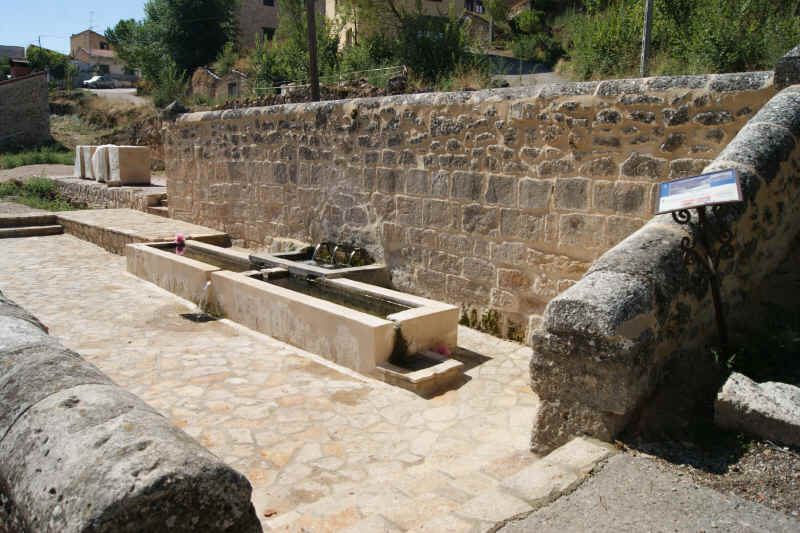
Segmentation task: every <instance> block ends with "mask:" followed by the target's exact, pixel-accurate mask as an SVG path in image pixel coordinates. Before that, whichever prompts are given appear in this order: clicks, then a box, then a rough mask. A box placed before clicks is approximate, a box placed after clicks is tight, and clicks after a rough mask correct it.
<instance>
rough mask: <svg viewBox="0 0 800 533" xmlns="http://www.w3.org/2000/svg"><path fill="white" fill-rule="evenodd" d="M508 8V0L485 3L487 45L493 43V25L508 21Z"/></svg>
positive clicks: (491, 0)
mask: <svg viewBox="0 0 800 533" xmlns="http://www.w3.org/2000/svg"><path fill="white" fill-rule="evenodd" d="M509 8H510V6H509V5H508V0H487V1H486V12H487V13H489V43H492V42H494V25H495V24H496V23H498V22H505V21H506V19H508V11H509Z"/></svg>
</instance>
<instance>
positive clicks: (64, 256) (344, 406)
mask: <svg viewBox="0 0 800 533" xmlns="http://www.w3.org/2000/svg"><path fill="white" fill-rule="evenodd" d="M2 252H3V253H2V254H0V290H3V292H5V293H6V294H7V295H8V296H9V297H10V298H12V299H14V300H16V301H17V302H18V303H19V304H20V305H22V306H24V307H26V308H27V309H28V310H30V311H31V312H32V313H34V314H35V315H36V316H37V317H39V319H40V320H41V321H42V322H44V323H45V324H46V325H47V326H49V328H50V333H51V334H52V335H54V336H57V337H59V338H60V339H61V341H62V342H63V343H64V344H65V345H66V346H67V347H69V348H71V349H73V350H75V351H77V352H79V353H81V354H82V355H83V356H84V357H85V358H87V359H88V360H89V361H91V362H92V363H94V364H95V365H97V366H98V367H99V368H100V369H102V370H103V371H104V372H106V373H107V374H108V375H109V376H111V377H112V378H113V379H114V380H115V381H116V382H117V383H119V384H120V385H121V386H123V387H126V388H127V389H129V390H130V391H132V392H133V393H135V394H137V395H138V396H140V397H141V398H142V399H144V400H145V401H146V402H148V403H150V404H151V405H152V406H154V407H155V408H157V409H159V410H160V411H161V412H162V413H163V414H164V415H165V416H167V417H168V418H169V419H170V420H172V421H173V422H174V423H175V424H176V425H177V426H179V427H181V428H182V429H183V430H184V431H186V432H187V433H188V434H189V435H191V436H193V437H194V438H196V439H198V440H199V442H201V443H202V444H203V445H204V446H206V447H207V448H208V449H209V450H211V451H212V452H213V453H215V454H216V455H218V456H219V457H221V458H222V459H223V460H225V461H226V462H228V463H229V464H230V465H231V466H233V467H234V468H236V469H238V470H239V471H240V472H242V473H243V474H245V475H246V476H247V478H248V479H249V480H250V482H251V483H252V485H253V502H254V504H255V507H256V512H257V513H258V514H259V516H261V517H262V522H263V525H264V528H265V530H272V529H276V530H281V531H309V532H322V531H349V532H352V531H410V530H416V531H437V532H444V531H479V530H484V529H486V528H487V527H489V526H491V520H494V519H495V518H497V517H502V518H505V517H507V516H510V515H511V514H515V513H517V512H522V511H524V510H526V509H530V508H529V507H527V506H526V504H524V503H523V502H522V501H521V500H518V499H515V498H512V497H510V496H508V495H507V494H506V493H501V492H500V488H501V487H500V485H501V481H503V480H507V479H510V478H512V477H513V476H514V475H515V474H518V473H520V472H521V471H523V470H524V469H526V468H527V467H529V466H530V465H532V464H533V463H535V462H536V461H537V459H538V458H537V457H536V456H535V455H532V454H531V453H530V452H529V451H528V438H529V435H530V430H531V424H532V421H533V417H534V414H535V410H536V408H537V406H538V399H537V397H536V395H535V394H534V393H533V392H532V391H531V389H530V386H529V384H528V382H529V380H528V362H529V360H530V355H531V352H530V348H528V347H525V346H522V345H519V344H515V343H510V342H506V341H502V340H500V339H496V338H494V337H491V336H488V335H484V334H481V333H479V332H476V331H474V330H470V329H467V328H461V327H460V328H459V350H458V351H457V353H456V354H455V355H456V356H457V357H458V358H460V359H461V360H462V361H464V363H465V364H466V366H467V368H468V370H467V372H466V375H467V379H466V380H465V383H463V385H461V386H460V387H459V388H457V389H455V390H451V391H449V392H447V393H445V394H442V395H440V396H438V397H435V398H433V399H430V400H425V399H422V398H420V397H418V396H416V395H414V394H413V393H410V392H408V391H405V390H402V389H399V388H395V387H392V386H390V385H387V384H385V383H382V382H379V381H376V380H374V379H370V378H366V377H364V376H360V375H359V374H356V373H355V372H352V371H349V370H348V369H344V368H341V367H337V366H335V365H333V364H331V363H329V362H327V361H325V360H324V359H321V358H319V357H317V356H315V355H313V354H310V353H308V352H304V351H302V350H299V349H297V348H295V347H293V346H290V345H287V344H285V343H282V342H279V341H277V340H274V339H272V338H269V337H266V336H264V335H260V334H257V333H254V332H252V331H250V330H247V329H245V328H243V327H241V326H238V325H236V324H234V323H232V322H230V321H227V320H220V321H214V322H206V323H195V322H191V321H189V320H186V319H184V318H182V317H181V316H180V314H181V313H187V312H189V311H190V310H191V307H192V306H191V304H190V303H188V302H186V301H185V300H181V299H179V298H177V297H175V296H174V295H172V294H169V293H167V292H165V291H163V290H161V289H159V288H157V287H155V286H153V285H151V284H149V283H146V282H144V281H142V280H139V279H138V278H136V277H134V276H131V275H130V274H128V273H127V272H126V271H125V259H124V257H121V256H118V255H113V254H110V253H108V252H106V251H104V250H102V249H101V248H99V247H97V246H95V245H92V244H89V243H87V242H84V241H81V240H79V239H77V238H75V237H73V236H71V235H59V236H51V237H33V238H26V239H6V240H4V241H2ZM495 488H496V489H497V490H494V489H495ZM495 515H496V516H495ZM502 515H507V516H502Z"/></svg>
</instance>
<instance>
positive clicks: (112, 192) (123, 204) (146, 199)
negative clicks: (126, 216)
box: [53, 177, 167, 212]
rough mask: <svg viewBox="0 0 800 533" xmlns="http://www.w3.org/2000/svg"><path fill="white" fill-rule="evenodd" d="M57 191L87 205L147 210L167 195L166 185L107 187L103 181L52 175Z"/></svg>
mask: <svg viewBox="0 0 800 533" xmlns="http://www.w3.org/2000/svg"><path fill="white" fill-rule="evenodd" d="M53 181H55V183H56V188H57V189H58V192H59V193H61V194H62V195H64V196H66V197H67V198H69V199H70V200H71V201H73V202H76V203H83V204H87V205H88V206H89V207H105V208H112V209H116V208H127V209H136V210H137V211H144V212H147V208H148V207H153V206H157V205H159V203H160V202H161V200H162V199H163V198H166V196H167V188H166V187H158V186H150V187H109V186H107V185H106V184H105V183H99V182H96V181H94V180H86V179H80V178H62V177H54V178H53Z"/></svg>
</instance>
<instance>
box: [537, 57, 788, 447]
mask: <svg viewBox="0 0 800 533" xmlns="http://www.w3.org/2000/svg"><path fill="white" fill-rule="evenodd" d="M798 82H800V47H797V48H795V49H793V50H792V51H791V52H789V54H787V55H786V56H785V57H784V58H783V59H781V60H780V61H779V62H778V65H777V66H776V73H775V83H776V87H777V88H778V89H783V90H782V91H781V92H780V93H778V94H777V95H775V96H774V97H773V98H772V99H771V100H769V102H767V103H766V104H765V105H764V106H763V108H762V109H761V110H760V111H759V112H758V113H757V114H756V115H755V116H754V117H753V118H752V119H751V120H750V121H749V122H748V123H747V125H746V126H745V127H744V128H743V129H742V130H741V131H740V132H739V133H738V134H737V135H736V137H735V138H734V139H733V140H732V141H731V142H730V143H729V144H728V145H727V147H726V148H725V149H724V150H723V151H722V153H720V154H719V156H718V157H717V158H716V159H715V160H714V161H713V162H712V163H711V164H710V165H708V166H707V167H706V168H705V170H704V172H711V171H714V170H721V169H725V168H731V167H732V168H735V169H736V171H737V173H738V174H739V176H740V179H741V184H742V191H743V194H744V197H745V201H744V203H743V204H739V205H737V206H736V207H732V208H729V209H727V210H724V211H722V212H721V213H720V214H719V215H717V216H714V217H712V221H711V223H712V224H720V225H725V226H727V227H729V228H730V229H731V230H732V232H733V235H734V243H733V244H734V248H735V255H734V258H733V259H731V260H728V261H723V262H722V264H721V267H720V268H721V271H722V273H723V280H722V295H723V302H724V304H725V306H726V314H727V315H729V323H730V324H731V325H732V326H734V327H735V325H736V323H737V321H740V322H741V321H746V320H751V321H752V317H753V316H757V315H754V313H755V312H756V311H757V302H756V301H755V299H754V298H753V297H752V295H754V294H756V293H757V291H758V289H759V287H760V285H761V284H762V282H763V281H764V280H765V278H766V277H767V276H769V275H770V273H771V272H773V271H774V270H775V269H777V268H778V267H779V266H780V264H781V263H782V262H783V261H784V260H785V258H786V257H787V255H788V254H789V252H790V251H791V248H792V243H793V242H794V241H795V238H796V237H797V236H798V234H800V202H799V200H800V176H798V173H799V172H800V146H798V144H797V142H796V139H797V138H798V137H800V85H793V86H789V85H791V84H792V83H798ZM787 86H789V87H787ZM784 87H787V88H784ZM685 236H687V234H686V227H685V226H682V225H679V224H677V223H676V222H675V221H674V220H673V219H672V217H671V216H670V215H660V216H656V217H653V218H652V219H651V220H650V221H649V222H648V223H647V224H646V225H645V226H644V227H643V228H641V229H640V230H638V231H637V232H636V233H634V234H633V235H631V236H629V237H628V238H627V239H625V240H624V241H623V242H621V243H620V244H619V245H617V246H616V247H614V248H612V249H611V250H609V251H608V252H606V253H605V254H604V255H602V256H601V257H600V258H599V259H598V260H597V261H595V262H594V264H593V265H592V266H591V268H590V269H589V271H588V273H587V274H586V275H585V276H584V277H583V278H582V279H581V280H580V281H579V282H578V283H577V284H575V285H574V286H572V287H571V288H569V289H568V290H566V291H565V292H563V293H561V294H560V295H558V296H557V297H556V298H554V299H553V300H551V301H550V303H549V304H548V305H547V308H546V310H545V314H544V317H543V324H542V327H541V328H540V329H538V330H537V331H535V332H534V334H533V335H532V340H531V343H532V346H533V352H534V353H533V357H532V359H531V380H532V386H533V389H534V391H536V393H537V394H539V396H540V398H541V400H542V406H541V409H540V410H539V413H538V415H537V417H538V418H537V420H536V421H535V423H534V428H533V434H532V440H531V443H532V448H533V450H534V451H537V452H540V453H543V452H546V451H548V450H551V449H553V448H555V447H557V446H559V445H561V444H563V443H564V442H567V441H568V440H569V439H570V438H571V437H572V436H574V435H581V434H589V435H592V436H595V437H597V438H600V439H604V440H611V439H613V438H614V437H615V436H616V435H617V434H619V432H620V431H621V430H622V429H624V428H625V427H626V425H628V424H629V423H631V422H632V421H633V420H634V419H635V417H636V415H637V414H638V413H639V412H640V410H641V408H642V407H643V405H644V404H645V403H646V402H647V401H648V400H649V398H650V397H651V396H652V395H653V393H654V392H655V391H656V389H657V387H658V386H659V385H660V384H661V383H662V381H663V378H664V375H665V373H666V372H667V369H674V368H678V367H684V371H685V372H686V373H687V374H688V375H687V377H689V378H690V379H694V374H693V373H692V372H693V370H692V368H693V367H692V365H683V364H675V362H676V361H680V360H682V359H684V358H686V357H687V354H690V353H692V352H693V351H700V350H699V349H700V348H702V347H703V346H704V345H705V344H706V343H708V342H709V341H710V340H712V336H713V333H714V332H715V327H714V322H713V320H714V317H713V309H712V302H711V298H710V295H709V292H710V291H709V287H708V285H707V283H705V282H703V280H702V278H701V277H700V276H698V275H697V273H696V272H695V271H694V270H693V269H691V268H689V269H687V267H686V266H685V264H684V262H683V260H682V258H681V247H680V243H681V239H682V238H684V237H685ZM709 357H710V356H709Z"/></svg>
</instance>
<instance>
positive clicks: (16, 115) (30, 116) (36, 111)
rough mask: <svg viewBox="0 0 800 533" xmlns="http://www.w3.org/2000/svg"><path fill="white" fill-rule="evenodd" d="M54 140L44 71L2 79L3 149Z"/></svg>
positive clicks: (0, 136)
mask: <svg viewBox="0 0 800 533" xmlns="http://www.w3.org/2000/svg"><path fill="white" fill-rule="evenodd" d="M49 140H50V107H49V106H48V103H47V79H46V78H45V74H44V72H38V73H36V74H31V75H28V76H22V77H20V78H13V79H10V80H5V81H0V150H2V149H5V148H9V147H17V146H27V145H37V144H42V143H44V142H47V141H49Z"/></svg>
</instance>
